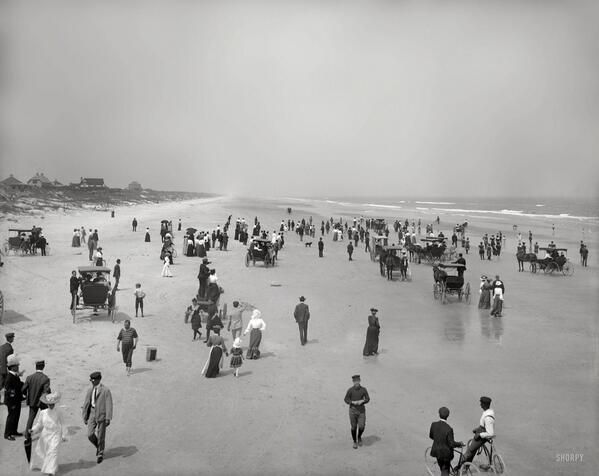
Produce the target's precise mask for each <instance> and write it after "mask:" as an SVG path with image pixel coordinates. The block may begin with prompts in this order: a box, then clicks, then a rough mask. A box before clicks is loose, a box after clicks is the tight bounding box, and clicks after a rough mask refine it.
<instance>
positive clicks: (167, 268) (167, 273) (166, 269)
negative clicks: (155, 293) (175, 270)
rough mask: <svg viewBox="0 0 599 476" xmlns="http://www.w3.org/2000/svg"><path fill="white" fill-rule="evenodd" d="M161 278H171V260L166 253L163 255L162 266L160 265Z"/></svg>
mask: <svg viewBox="0 0 599 476" xmlns="http://www.w3.org/2000/svg"><path fill="white" fill-rule="evenodd" d="M160 275H161V276H162V277H163V278H172V277H173V275H172V274H171V262H170V259H169V257H168V255H165V256H164V266H162V273H161V274H160Z"/></svg>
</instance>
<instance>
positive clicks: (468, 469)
mask: <svg viewBox="0 0 599 476" xmlns="http://www.w3.org/2000/svg"><path fill="white" fill-rule="evenodd" d="M472 474H480V470H479V469H478V466H476V465H475V464H473V463H464V465H463V466H462V467H461V468H460V472H459V475H460V476H470V475H472Z"/></svg>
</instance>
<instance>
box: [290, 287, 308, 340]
mask: <svg viewBox="0 0 599 476" xmlns="http://www.w3.org/2000/svg"><path fill="white" fill-rule="evenodd" d="M299 300H300V302H299V304H298V305H297V306H295V311H293V317H294V318H295V322H297V325H298V327H299V334H300V342H301V344H302V345H306V344H307V343H308V320H309V319H310V308H309V307H308V305H307V304H306V303H305V302H304V301H305V300H306V298H305V297H304V296H301V297H300V298H299Z"/></svg>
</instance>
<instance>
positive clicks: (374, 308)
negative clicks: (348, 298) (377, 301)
mask: <svg viewBox="0 0 599 476" xmlns="http://www.w3.org/2000/svg"><path fill="white" fill-rule="evenodd" d="M370 311H371V312H379V310H378V309H377V308H376V307H371V308H370Z"/></svg>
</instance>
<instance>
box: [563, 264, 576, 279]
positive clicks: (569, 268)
mask: <svg viewBox="0 0 599 476" xmlns="http://www.w3.org/2000/svg"><path fill="white" fill-rule="evenodd" d="M562 273H563V274H564V276H572V275H573V274H574V265H572V263H569V262H568V263H565V264H564V265H563V266H562Z"/></svg>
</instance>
